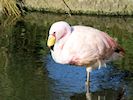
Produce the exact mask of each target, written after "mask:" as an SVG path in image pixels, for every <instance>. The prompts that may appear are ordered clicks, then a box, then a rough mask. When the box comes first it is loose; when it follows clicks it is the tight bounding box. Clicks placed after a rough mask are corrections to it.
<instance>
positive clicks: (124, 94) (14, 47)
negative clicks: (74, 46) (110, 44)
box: [0, 13, 133, 100]
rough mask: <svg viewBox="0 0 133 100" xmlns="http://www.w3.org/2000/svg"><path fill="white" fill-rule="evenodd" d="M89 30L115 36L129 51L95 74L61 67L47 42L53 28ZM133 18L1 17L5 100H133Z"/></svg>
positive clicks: (1, 96) (1, 95)
mask: <svg viewBox="0 0 133 100" xmlns="http://www.w3.org/2000/svg"><path fill="white" fill-rule="evenodd" d="M59 20H65V21H67V22H68V23H70V24H71V25H88V26H92V27H95V28H97V29H100V30H102V31H105V32H107V33H109V34H110V35H111V36H112V37H114V38H117V40H118V42H119V43H120V44H121V45H122V46H123V47H124V48H125V51H126V55H125V57H124V58H123V59H122V60H120V61H115V62H113V63H110V64H108V65H107V68H104V67H103V68H101V69H100V70H98V69H96V70H94V71H93V72H92V73H91V85H90V93H86V88H85V80H86V70H85V68H84V67H76V66H72V65H61V64H57V63H55V62H54V61H53V60H52V58H51V56H50V52H49V50H48V48H47V47H46V40H47V35H48V30H49V27H50V25H51V24H52V23H54V22H55V21H59ZM132 50H133V18H131V17H117V18H116V17H103V16H72V17H69V16H67V15H55V14H41V13H29V14H27V15H25V16H23V17H21V18H11V17H9V18H6V17H0V100H133V74H132V72H133V51H132Z"/></svg>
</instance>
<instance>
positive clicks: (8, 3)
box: [2, 0, 21, 16]
mask: <svg viewBox="0 0 133 100" xmlns="http://www.w3.org/2000/svg"><path fill="white" fill-rule="evenodd" d="M2 7H3V12H4V13H5V14H6V15H7V16H12V15H13V16H14V15H15V16H20V15H21V11H20V10H19V9H18V7H17V6H16V0H2Z"/></svg>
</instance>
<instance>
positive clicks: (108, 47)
mask: <svg viewBox="0 0 133 100" xmlns="http://www.w3.org/2000/svg"><path fill="white" fill-rule="evenodd" d="M47 46H48V47H49V48H50V51H51V55H52V58H53V59H54V61H55V62H57V63H60V64H73V65H77V66H86V71H87V75H86V76H87V79H86V84H89V83H90V72H91V71H92V69H94V68H97V67H98V68H99V69H100V68H101V67H102V66H105V67H106V63H107V62H109V61H112V60H116V59H118V58H121V57H123V56H124V53H125V52H124V49H123V48H122V47H121V46H120V45H119V44H118V43H117V41H116V40H115V39H113V38H112V37H110V36H109V35H108V34H107V33H105V32H102V31H100V30H98V29H95V28H92V27H88V26H81V25H76V26H70V25H69V24H68V23H67V22H65V21H59V22H55V23H53V24H52V26H51V28H50V30H49V36H48V40H47Z"/></svg>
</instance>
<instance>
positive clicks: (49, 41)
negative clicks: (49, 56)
mask: <svg viewBox="0 0 133 100" xmlns="http://www.w3.org/2000/svg"><path fill="white" fill-rule="evenodd" d="M55 40H56V38H55V36H53V35H50V36H49V38H48V41H47V46H48V47H49V48H50V47H52V46H53V45H54V44H55Z"/></svg>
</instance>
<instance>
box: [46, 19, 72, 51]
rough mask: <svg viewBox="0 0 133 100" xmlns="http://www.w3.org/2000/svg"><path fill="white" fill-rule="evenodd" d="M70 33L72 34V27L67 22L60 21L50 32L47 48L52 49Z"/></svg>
mask: <svg viewBox="0 0 133 100" xmlns="http://www.w3.org/2000/svg"><path fill="white" fill-rule="evenodd" d="M68 33H71V26H70V25H69V24H68V23H67V22H64V21H59V22H56V23H54V24H53V25H52V26H51V28H50V30H49V37H48V41H47V46H48V47H49V48H51V49H52V48H53V47H54V44H55V43H56V42H58V41H59V40H60V39H62V38H63V37H64V36H66V35H67V34H68Z"/></svg>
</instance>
